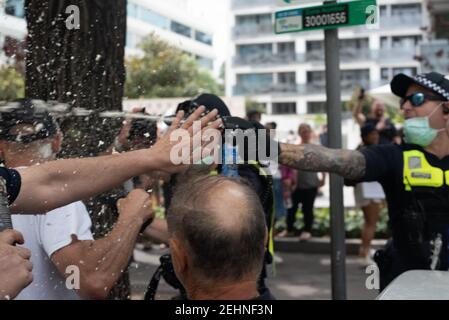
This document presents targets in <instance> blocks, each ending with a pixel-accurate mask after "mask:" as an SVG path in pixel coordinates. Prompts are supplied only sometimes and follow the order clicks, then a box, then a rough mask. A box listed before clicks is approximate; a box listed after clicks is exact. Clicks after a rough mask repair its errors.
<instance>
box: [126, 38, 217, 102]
mask: <svg viewBox="0 0 449 320" xmlns="http://www.w3.org/2000/svg"><path fill="white" fill-rule="evenodd" d="M139 47H140V49H141V50H142V51H143V56H141V57H137V56H136V57H131V58H129V59H128V60H127V62H126V67H127V80H126V84H125V96H127V97H128V98H134V99H137V98H155V97H157V98H170V97H192V96H195V95H197V94H200V93H202V92H208V93H214V94H217V95H221V94H222V93H223V87H222V86H221V85H220V84H218V83H217V81H215V79H214V78H213V77H212V76H211V75H210V74H209V72H208V71H206V70H203V69H201V68H200V67H199V65H198V63H197V62H196V61H195V59H194V58H192V57H190V56H189V55H188V54H186V53H184V52H182V51H181V50H179V49H177V48H175V47H173V46H171V45H169V44H168V43H167V42H165V41H163V40H161V39H159V38H158V37H157V36H155V35H154V34H150V35H149V36H148V37H146V38H145V39H144V40H143V41H142V42H141V44H140V45H139Z"/></svg>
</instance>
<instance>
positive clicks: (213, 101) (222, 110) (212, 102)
mask: <svg viewBox="0 0 449 320" xmlns="http://www.w3.org/2000/svg"><path fill="white" fill-rule="evenodd" d="M200 106H204V107H206V111H208V112H210V111H213V110H214V109H217V110H218V115H219V116H220V117H229V116H231V112H230V111H229V108H228V106H227V105H226V103H224V101H223V100H221V99H220V98H219V97H218V96H216V95H215V94H210V93H204V94H201V95H199V96H198V97H196V98H194V99H192V100H187V101H184V102H182V103H180V104H179V105H178V108H177V109H176V112H178V111H181V110H184V111H185V113H186V116H188V115H190V114H191V113H193V112H194V111H195V109H197V108H198V107H200Z"/></svg>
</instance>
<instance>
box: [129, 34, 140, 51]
mask: <svg viewBox="0 0 449 320" xmlns="http://www.w3.org/2000/svg"><path fill="white" fill-rule="evenodd" d="M141 41H142V37H140V36H138V35H136V34H134V33H130V32H127V33H126V47H127V48H131V49H134V48H137V46H138V45H139V44H140V42H141Z"/></svg>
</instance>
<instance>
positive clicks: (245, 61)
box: [234, 52, 304, 66]
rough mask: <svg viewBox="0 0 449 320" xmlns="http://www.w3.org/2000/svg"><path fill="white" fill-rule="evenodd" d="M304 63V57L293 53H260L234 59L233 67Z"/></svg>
mask: <svg viewBox="0 0 449 320" xmlns="http://www.w3.org/2000/svg"><path fill="white" fill-rule="evenodd" d="M302 62H304V55H302V54H297V53H295V52H288V53H269V52H260V53H255V54H251V55H245V56H241V55H238V56H236V57H234V66H273V65H283V64H289V63H302Z"/></svg>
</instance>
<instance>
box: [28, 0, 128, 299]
mask: <svg viewBox="0 0 449 320" xmlns="http://www.w3.org/2000/svg"><path fill="white" fill-rule="evenodd" d="M70 5H76V6H77V7H78V8H79V10H80V28H79V29H69V28H68V27H67V23H66V20H67V18H68V17H69V15H70V14H68V13H66V8H67V7H68V6H70ZM25 12H26V19H27V25H28V37H27V53H26V85H25V94H26V97H27V98H32V99H41V100H46V101H48V100H54V101H58V102H64V103H68V104H69V105H70V106H71V107H76V108H85V109H90V110H97V111H104V110H121V106H122V98H123V88H124V81H125V67H124V50H125V38H126V0H115V1H106V0H70V1H67V0H39V1H36V0H26V1H25ZM119 127H120V121H119V120H113V119H109V120H108V119H101V118H99V116H98V115H96V114H93V115H90V116H87V117H70V118H66V119H64V121H63V122H62V123H61V128H62V130H63V132H64V145H63V152H62V154H61V156H62V157H74V156H76V157H84V156H93V155H98V154H99V153H101V152H102V151H104V150H105V149H106V148H107V147H108V146H109V145H110V144H111V143H112V142H113V139H114V137H115V136H116V134H117V132H118V130H119ZM99 178H101V177H99ZM122 195H123V193H122V192H121V191H120V190H119V191H115V192H110V193H108V194H104V195H101V196H100V197H97V198H95V199H94V200H92V201H88V202H87V203H86V204H87V206H88V209H89V211H90V213H91V218H92V225H93V232H94V236H95V238H98V237H102V236H104V235H105V234H107V233H108V232H109V231H110V230H111V228H112V226H113V224H114V223H115V221H116V218H117V210H116V207H115V202H116V200H117V198H118V197H119V196H122ZM117 287H118V288H116V289H114V290H113V291H112V292H111V298H121V299H123V298H127V297H128V296H129V280H128V276H127V275H125V276H124V279H122V280H121V283H119V285H118V286H117Z"/></svg>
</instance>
